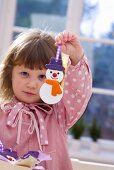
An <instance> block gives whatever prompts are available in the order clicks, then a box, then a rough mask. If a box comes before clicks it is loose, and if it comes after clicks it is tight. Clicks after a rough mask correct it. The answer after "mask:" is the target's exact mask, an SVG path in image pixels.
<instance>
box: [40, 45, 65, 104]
mask: <svg viewBox="0 0 114 170" xmlns="http://www.w3.org/2000/svg"><path fill="white" fill-rule="evenodd" d="M60 48H61V46H58V49H57V54H56V57H54V58H51V59H50V63H49V64H46V68H47V71H46V81H45V83H44V84H43V85H42V86H41V88H40V91H39V93H40V97H41V99H42V100H43V101H44V102H45V103H47V104H56V103H58V102H59V101H60V100H61V99H62V96H63V88H62V86H61V85H60V83H61V82H62V80H63V77H64V73H63V71H64V67H63V66H62V60H61V59H59V54H60Z"/></svg>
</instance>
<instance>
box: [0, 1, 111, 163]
mask: <svg viewBox="0 0 114 170" xmlns="http://www.w3.org/2000/svg"><path fill="white" fill-rule="evenodd" d="M113 11H114V0H108V1H107V0H0V61H1V60H2V57H3V56H4V53H5V51H6V50H7V48H8V47H9V44H10V43H11V42H12V40H13V39H14V38H15V36H16V35H17V34H19V33H20V32H22V31H24V30H26V29H29V28H38V29H44V30H48V31H52V32H54V33H55V34H56V33H58V32H61V31H63V30H69V31H73V32H75V33H76V34H78V35H79V37H80V41H81V44H82V46H83V48H84V50H85V54H86V56H87V57H88V59H89V62H90V67H91V69H92V74H93V95H92V97H91V100H90V102H89V104H88V107H87V109H86V111H85V114H84V116H83V117H82V118H81V120H80V121H79V123H78V127H75V128H76V129H75V130H74V129H71V130H70V131H69V134H70V135H71V136H74V134H75V132H76V131H77V133H78V132H79V135H78V134H76V138H80V139H82V144H83V145H86V144H85V143H84V142H85V141H88V140H87V139H88V138H89V137H90V138H92V140H93V141H99V143H100V145H102V146H103V144H104V141H106V142H108V143H105V144H104V145H105V146H109V148H108V149H109V150H108V149H107V148H105V149H104V150H105V152H106V151H107V150H108V151H107V155H108V154H111V155H108V158H107V156H106V158H103V157H102V159H99V160H97V157H98V154H96V157H95V155H94V158H93V160H94V161H99V162H100V161H101V162H106V160H107V159H108V160H109V159H110V160H109V161H107V162H108V163H112V164H114V160H113V159H112V158H114V143H113V141H114V40H113V39H114V12H113ZM77 136H78V137H77ZM84 137H86V140H85V138H84ZM98 139H100V140H98ZM87 143H88V142H87ZM70 146H71V139H70V142H69V148H70ZM111 147H112V148H111ZM85 148H86V150H87V146H85ZM69 152H70V151H69ZM70 154H71V156H72V157H75V156H76V157H79V158H81V156H80V155H76V153H73V152H72V151H71V152H70ZM86 154H87V153H86ZM83 155H84V153H83ZM103 155H104V152H103ZM105 155H106V153H105ZM110 156H111V157H110ZM86 157H87V156H86ZM90 157H91V158H92V156H90ZM91 158H88V159H89V160H91ZM83 159H84V160H86V159H87V158H85V157H83ZM93 160H92V161H93Z"/></svg>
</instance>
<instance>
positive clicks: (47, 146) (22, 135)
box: [0, 57, 92, 170]
mask: <svg viewBox="0 0 114 170" xmlns="http://www.w3.org/2000/svg"><path fill="white" fill-rule="evenodd" d="M91 93H92V77H91V71H90V69H89V66H88V63H87V59H86V58H85V57H84V58H83V59H82V60H81V61H80V62H79V63H78V64H77V65H76V66H72V65H69V67H68V70H67V73H66V75H65V84H64V95H63V99H62V100H61V101H60V102H59V103H58V104H55V105H53V106H50V105H47V104H43V103H35V104H25V103H22V102H19V101H17V100H16V99H13V100H12V101H11V102H6V103H3V104H1V109H0V129H1V130H0V140H1V141H2V142H3V144H4V146H5V147H7V148H12V149H13V150H16V151H17V152H18V154H19V156H22V155H23V154H25V153H27V152H28V151H30V150H36V151H37V150H42V151H43V152H45V153H47V154H50V156H51V157H52V160H48V161H44V162H43V163H42V164H41V165H43V167H44V168H45V169H46V170H72V166H71V162H70V158H69V154H68V150H67V131H68V129H69V128H70V127H72V126H73V125H74V124H75V123H76V122H77V120H78V119H79V118H80V117H81V116H82V114H83V113H84V110H85V108H86V106H87V104H88V101H89V99H90V96H91Z"/></svg>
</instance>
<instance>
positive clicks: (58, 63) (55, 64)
mask: <svg viewBox="0 0 114 170" xmlns="http://www.w3.org/2000/svg"><path fill="white" fill-rule="evenodd" d="M45 66H46V68H48V69H51V70H59V71H63V70H64V67H63V66H62V60H61V59H58V60H56V58H53V57H51V59H50V63H49V64H46V65H45Z"/></svg>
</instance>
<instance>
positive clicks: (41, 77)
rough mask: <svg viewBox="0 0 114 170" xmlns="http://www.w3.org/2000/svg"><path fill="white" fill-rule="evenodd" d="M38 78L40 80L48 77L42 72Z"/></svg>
mask: <svg viewBox="0 0 114 170" xmlns="http://www.w3.org/2000/svg"><path fill="white" fill-rule="evenodd" d="M38 79H39V80H44V79H46V75H44V74H41V75H39V76H38Z"/></svg>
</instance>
